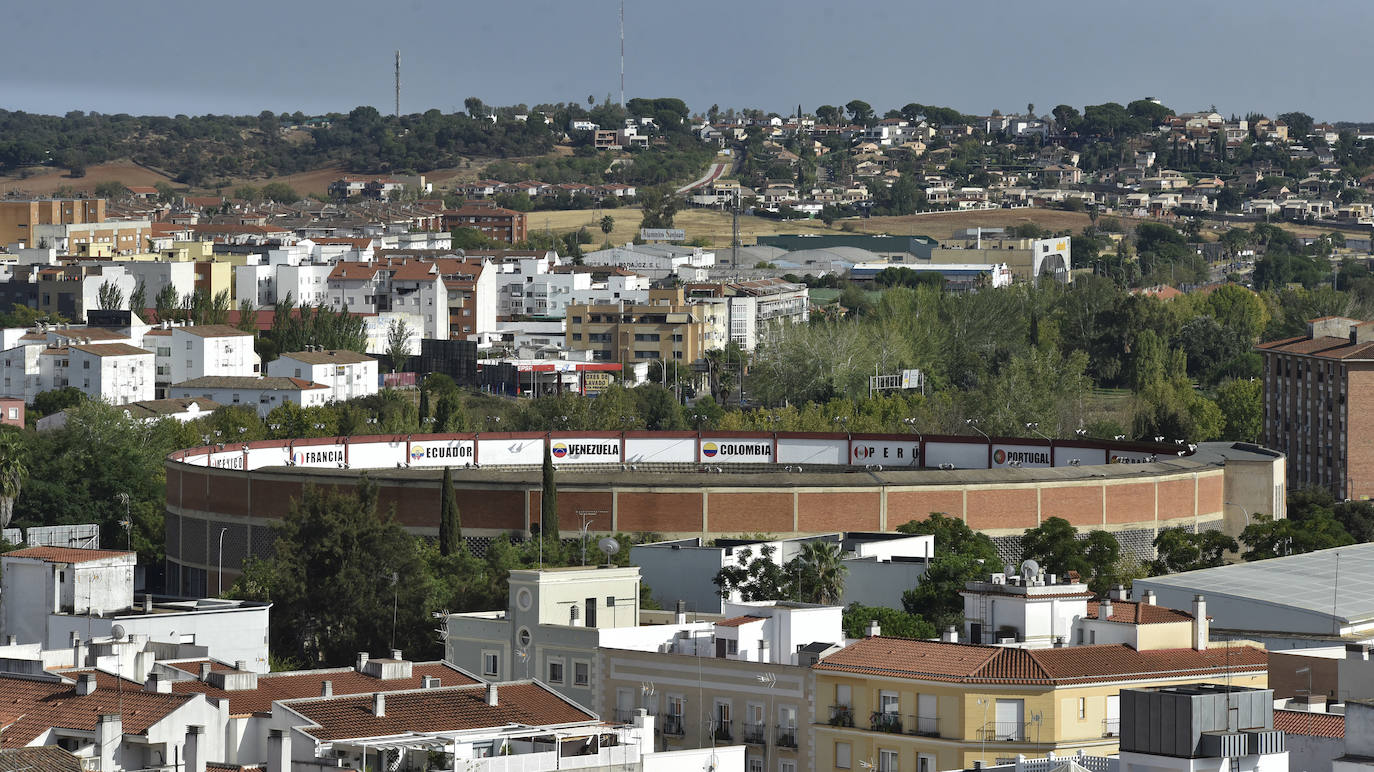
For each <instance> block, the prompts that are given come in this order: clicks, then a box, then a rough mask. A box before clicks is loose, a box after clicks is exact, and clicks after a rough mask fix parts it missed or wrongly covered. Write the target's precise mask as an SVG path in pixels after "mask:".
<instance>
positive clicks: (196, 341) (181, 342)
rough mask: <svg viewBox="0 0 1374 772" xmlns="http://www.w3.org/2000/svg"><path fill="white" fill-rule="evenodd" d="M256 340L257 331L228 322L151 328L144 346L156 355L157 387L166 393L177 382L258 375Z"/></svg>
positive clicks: (145, 337)
mask: <svg viewBox="0 0 1374 772" xmlns="http://www.w3.org/2000/svg"><path fill="white" fill-rule="evenodd" d="M254 339H255V336H254V335H253V333H251V332H246V331H244V330H240V329H238V328H237V327H230V326H229V325H227V324H199V325H191V326H188V327H172V326H170V325H168V326H164V327H162V328H160V329H155V330H149V331H148V333H147V334H145V335H144V340H143V346H144V348H146V349H149V350H151V351H152V352H153V353H154V354H155V355H156V360H155V362H156V367H157V388H158V391H159V393H160V396H163V395H165V393H166V391H167V388H168V387H170V386H171V385H172V384H174V383H183V382H185V381H189V380H192V379H195V378H201V377H204V376H207V375H216V376H221V375H222V376H243V377H249V378H252V377H256V376H257V375H259V374H260V373H261V370H262V359H261V358H260V357H259V356H258V355H257V352H256V351H254V349H253V341H254ZM128 401H130V402H132V401H134V400H128Z"/></svg>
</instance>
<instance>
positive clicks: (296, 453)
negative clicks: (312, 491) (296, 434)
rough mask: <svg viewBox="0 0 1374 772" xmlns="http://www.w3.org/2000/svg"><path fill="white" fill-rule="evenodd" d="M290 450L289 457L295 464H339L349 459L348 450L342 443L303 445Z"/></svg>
mask: <svg viewBox="0 0 1374 772" xmlns="http://www.w3.org/2000/svg"><path fill="white" fill-rule="evenodd" d="M288 450H289V452H290V455H288V456H287V458H288V459H289V460H290V463H291V464H292V465H294V466H339V465H341V464H343V463H344V462H345V461H347V460H348V450H347V449H346V448H345V447H344V445H343V444H342V443H335V444H333V445H303V446H301V447H298V448H288Z"/></svg>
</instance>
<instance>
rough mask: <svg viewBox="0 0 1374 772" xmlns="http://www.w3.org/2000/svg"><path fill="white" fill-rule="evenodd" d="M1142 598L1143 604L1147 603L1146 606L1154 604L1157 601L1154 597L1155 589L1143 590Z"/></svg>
mask: <svg viewBox="0 0 1374 772" xmlns="http://www.w3.org/2000/svg"><path fill="white" fill-rule="evenodd" d="M1142 600H1144V601H1145V605H1147V606H1153V605H1155V604H1156V603H1157V602H1158V599H1157V598H1155V591H1154V590H1146V591H1145V597H1144V598H1143V599H1142Z"/></svg>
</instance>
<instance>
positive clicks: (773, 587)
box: [711, 544, 794, 603]
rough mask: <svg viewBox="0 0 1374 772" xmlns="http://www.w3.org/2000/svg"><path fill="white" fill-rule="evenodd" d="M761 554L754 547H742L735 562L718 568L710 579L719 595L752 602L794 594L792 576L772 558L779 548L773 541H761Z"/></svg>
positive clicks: (783, 598)
mask: <svg viewBox="0 0 1374 772" xmlns="http://www.w3.org/2000/svg"><path fill="white" fill-rule="evenodd" d="M758 550H759V551H758V554H757V555H755V554H754V548H753V547H742V548H740V550H739V554H738V556H737V557H736V559H735V564H734V565H732V566H726V567H724V568H722V569H720V571H717V572H716V575H715V577H713V578H712V579H711V581H712V582H713V583H714V584H715V585H716V587H717V588H719V589H718V592H719V593H720V597H721V598H724V599H730V598H733V597H734V596H735V595H736V594H738V595H739V598H740V600H742V601H744V602H746V603H750V602H754V601H766V600H786V599H788V598H790V597H791V596H792V591H793V588H794V581H793V577H790V576H788V573H787V571H786V570H785V569H784V568H783V567H782V566H781V565H779V563H778V561H777V560H775V559H774V558H773V555H774V554H775V553H776V552H777V548H775V547H774V546H773V545H771V544H761V545H759V547H758Z"/></svg>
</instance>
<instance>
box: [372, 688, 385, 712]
mask: <svg viewBox="0 0 1374 772" xmlns="http://www.w3.org/2000/svg"><path fill="white" fill-rule="evenodd" d="M372 715H374V716H376V717H378V718H381V717H382V716H385V715H386V695H385V694H382V693H381V692H377V693H376V694H374V695H372Z"/></svg>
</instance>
